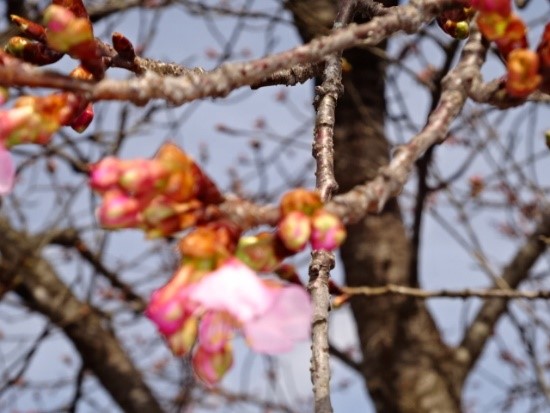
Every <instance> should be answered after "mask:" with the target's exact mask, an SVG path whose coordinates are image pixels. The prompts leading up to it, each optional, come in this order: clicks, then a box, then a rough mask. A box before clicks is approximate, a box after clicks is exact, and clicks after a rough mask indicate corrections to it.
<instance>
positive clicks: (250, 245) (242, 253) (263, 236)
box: [235, 232, 281, 272]
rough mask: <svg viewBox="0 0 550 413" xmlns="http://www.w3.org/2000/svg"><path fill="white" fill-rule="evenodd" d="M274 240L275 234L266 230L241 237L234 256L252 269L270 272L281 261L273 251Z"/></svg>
mask: <svg viewBox="0 0 550 413" xmlns="http://www.w3.org/2000/svg"><path fill="white" fill-rule="evenodd" d="M275 242H276V239H275V236H274V235H273V234H271V233H267V232H262V233H260V234H258V235H256V236H249V237H241V239H240V240H239V245H238V246H237V251H236V253H235V256H236V257H237V258H238V259H239V260H241V261H242V262H244V263H245V264H246V265H248V266H249V267H250V268H252V269H253V270H254V271H260V272H271V271H273V270H274V269H275V268H276V267H277V266H278V265H279V264H280V262H281V259H279V258H278V257H277V254H276V252H275Z"/></svg>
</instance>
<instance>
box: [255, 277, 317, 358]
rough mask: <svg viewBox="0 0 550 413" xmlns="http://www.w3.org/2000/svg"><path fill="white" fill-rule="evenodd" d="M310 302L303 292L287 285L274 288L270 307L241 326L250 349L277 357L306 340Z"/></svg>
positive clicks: (294, 286) (308, 328) (295, 286)
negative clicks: (275, 290) (276, 355)
mask: <svg viewBox="0 0 550 413" xmlns="http://www.w3.org/2000/svg"><path fill="white" fill-rule="evenodd" d="M311 312H312V308H311V301H310V299H309V295H308V294H307V292H306V291H305V290H304V289H303V288H301V287H299V286H297V285H290V286H286V287H282V288H278V289H277V297H276V299H275V302H274V303H273V305H272V306H271V307H270V308H269V309H268V310H267V311H266V312H265V313H264V314H263V315H261V316H260V317H257V318H255V319H254V320H251V321H249V322H248V323H246V324H245V326H244V335H245V337H246V340H247V342H248V344H249V345H250V347H251V348H252V349H253V350H255V351H257V352H260V353H266V354H278V353H283V352H285V351H289V350H291V349H292V347H293V345H294V343H295V342H297V341H302V340H305V339H307V338H308V337H309V334H310V326H311Z"/></svg>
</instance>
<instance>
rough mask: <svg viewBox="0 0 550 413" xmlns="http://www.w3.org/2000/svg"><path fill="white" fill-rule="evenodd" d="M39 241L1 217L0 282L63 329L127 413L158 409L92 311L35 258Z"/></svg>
mask: <svg viewBox="0 0 550 413" xmlns="http://www.w3.org/2000/svg"><path fill="white" fill-rule="evenodd" d="M39 251H40V240H39V239H38V238H37V237H32V236H29V235H27V234H25V233H23V232H19V231H16V230H14V229H13V228H12V227H11V226H10V225H9V223H8V222H7V221H6V220H5V219H0V253H1V256H2V261H1V267H0V280H1V281H2V283H4V284H14V291H15V292H16V293H17V294H19V295H20V296H21V297H22V298H23V299H24V300H25V302H26V303H27V305H28V306H29V307H30V308H32V309H33V310H35V311H37V312H38V313H40V314H43V315H44V316H46V317H48V318H49V319H50V320H51V321H52V323H54V324H55V325H57V326H58V327H59V328H60V329H62V330H63V331H64V332H65V334H66V335H67V337H68V338H69V339H70V340H71V341H72V342H73V344H74V346H75V347H76V349H77V350H78V352H79V353H80V355H81V357H82V361H83V364H84V365H85V366H86V367H87V368H89V369H90V370H91V371H92V372H93V373H94V374H95V375H96V377H97V378H98V380H99V381H100V382H101V384H102V385H103V386H104V387H105V389H106V390H107V391H108V392H109V393H110V394H111V396H112V397H113V399H114V400H115V401H116V402H117V403H118V404H119V406H120V407H121V408H122V409H123V410H124V411H127V412H148V413H161V412H162V411H163V410H162V408H161V407H160V405H159V403H158V401H157V400H156V399H155V397H154V396H153V394H152V393H151V390H150V389H149V388H148V386H147V385H146V384H145V382H144V380H143V378H142V376H141V373H140V372H139V371H138V370H137V369H136V367H135V366H134V364H133V363H132V361H131V360H130V358H129V357H128V355H127V354H126V352H125V351H124V349H123V348H122V346H121V345H120V343H119V341H118V340H117V338H116V337H115V336H114V334H113V333H112V332H110V331H109V330H108V329H107V328H106V327H105V325H104V320H102V319H101V317H100V316H99V315H98V313H97V310H96V309H94V308H93V307H91V306H90V305H89V304H87V303H84V302H82V301H80V300H78V299H77V298H76V297H75V296H74V294H73V293H72V291H71V290H70V289H69V288H68V287H67V286H66V285H65V284H64V283H63V282H62V281H61V280H60V279H59V276H58V275H57V274H56V272H55V269H54V268H53V267H52V266H51V264H50V263H49V262H48V261H47V260H45V259H44V258H43V257H42V256H41V255H40V252H39Z"/></svg>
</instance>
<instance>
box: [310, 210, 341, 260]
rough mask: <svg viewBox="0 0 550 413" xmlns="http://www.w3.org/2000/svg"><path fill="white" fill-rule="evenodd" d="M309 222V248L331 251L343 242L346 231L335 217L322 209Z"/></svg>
mask: <svg viewBox="0 0 550 413" xmlns="http://www.w3.org/2000/svg"><path fill="white" fill-rule="evenodd" d="M311 220H312V221H311V226H312V231H311V248H313V249H314V250H326V251H332V250H334V249H336V248H338V247H339V246H340V245H341V244H342V242H344V239H345V238H346V229H345V228H344V224H343V223H342V221H341V220H340V218H338V217H337V216H336V215H333V214H331V213H330V212H327V211H325V210H324V209H322V210H319V211H317V212H316V213H315V214H314V215H313V217H312V218H311Z"/></svg>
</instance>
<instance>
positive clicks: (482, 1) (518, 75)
mask: <svg viewBox="0 0 550 413" xmlns="http://www.w3.org/2000/svg"><path fill="white" fill-rule="evenodd" d="M475 12H477V19H476V22H477V25H478V27H479V30H480V31H481V33H482V34H483V36H484V37H485V38H486V39H487V40H489V41H492V42H494V43H495V45H496V47H497V49H498V51H499V53H500V54H501V56H502V58H503V59H504V60H505V61H506V69H507V76H506V92H507V93H508V94H509V95H510V96H512V97H516V98H526V97H527V96H529V95H530V94H531V93H533V92H534V91H536V90H538V89H540V90H542V91H544V92H547V91H548V90H549V89H550V47H549V46H548V44H549V38H550V24H548V25H547V26H546V28H545V31H544V34H543V37H542V39H541V42H540V45H539V47H538V48H537V50H536V51H533V50H530V49H529V44H528V40H527V26H526V25H525V23H524V22H523V20H522V19H521V17H519V16H518V15H517V14H516V13H514V12H513V10H512V4H511V0H468V1H464V2H463V5H461V6H459V7H457V8H452V9H449V10H446V11H444V12H443V13H442V14H441V15H440V16H439V18H438V19H437V21H438V23H439V25H440V27H441V28H442V29H443V30H444V31H445V32H446V33H448V34H450V35H451V36H453V37H456V38H460V39H463V38H465V37H467V36H468V34H469V22H470V21H471V19H472V17H473V16H474V14H475Z"/></svg>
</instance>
